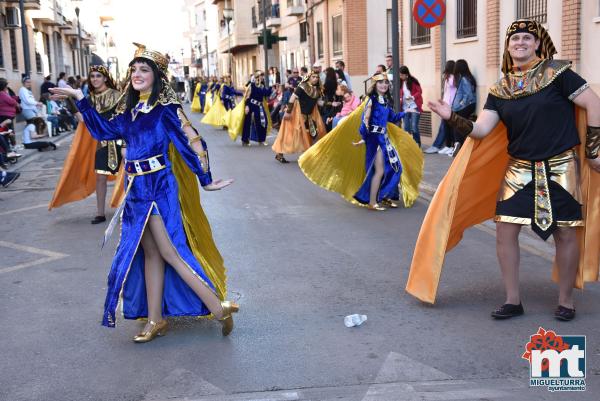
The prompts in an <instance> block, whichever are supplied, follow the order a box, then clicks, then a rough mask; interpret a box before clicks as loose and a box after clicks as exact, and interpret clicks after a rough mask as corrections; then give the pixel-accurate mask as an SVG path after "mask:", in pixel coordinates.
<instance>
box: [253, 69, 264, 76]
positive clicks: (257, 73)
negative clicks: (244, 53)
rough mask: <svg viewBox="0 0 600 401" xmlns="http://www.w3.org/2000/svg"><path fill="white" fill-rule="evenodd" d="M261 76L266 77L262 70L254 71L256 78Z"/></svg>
mask: <svg viewBox="0 0 600 401" xmlns="http://www.w3.org/2000/svg"><path fill="white" fill-rule="evenodd" d="M261 75H265V73H264V72H262V71H261V70H256V71H254V78H259V77H260V76H261Z"/></svg>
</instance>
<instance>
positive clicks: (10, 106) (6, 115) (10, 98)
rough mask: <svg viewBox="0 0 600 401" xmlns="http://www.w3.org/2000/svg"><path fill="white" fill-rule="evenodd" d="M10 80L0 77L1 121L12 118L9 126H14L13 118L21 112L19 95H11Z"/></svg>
mask: <svg viewBox="0 0 600 401" xmlns="http://www.w3.org/2000/svg"><path fill="white" fill-rule="evenodd" d="M10 92H11V91H10V88H9V87H8V81H7V80H6V79H4V78H0V121H4V120H11V124H10V125H9V128H12V129H14V128H13V126H12V120H13V119H14V118H15V116H16V115H17V114H18V113H19V112H20V108H21V106H20V105H19V100H20V99H19V97H18V96H15V95H14V93H13V94H12V95H11V93H10Z"/></svg>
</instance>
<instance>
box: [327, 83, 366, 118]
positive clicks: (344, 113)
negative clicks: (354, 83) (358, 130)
mask: <svg viewBox="0 0 600 401" xmlns="http://www.w3.org/2000/svg"><path fill="white" fill-rule="evenodd" d="M339 91H340V92H341V93H342V94H343V95H342V96H343V99H344V102H343V103H342V110H341V111H340V112H339V113H337V114H336V115H335V117H333V123H332V128H335V127H336V126H337V125H338V124H339V123H340V122H341V121H342V120H343V119H344V118H346V117H348V115H350V113H352V112H353V111H354V110H356V109H357V108H358V106H359V105H360V99H359V98H357V97H356V96H354V93H352V91H350V89H348V87H347V86H346V85H340V86H339Z"/></svg>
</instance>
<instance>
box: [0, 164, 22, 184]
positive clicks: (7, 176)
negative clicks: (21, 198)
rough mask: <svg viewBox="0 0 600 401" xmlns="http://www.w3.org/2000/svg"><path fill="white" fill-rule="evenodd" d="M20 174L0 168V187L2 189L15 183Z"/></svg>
mask: <svg viewBox="0 0 600 401" xmlns="http://www.w3.org/2000/svg"><path fill="white" fill-rule="evenodd" d="M20 175H21V174H20V173H14V172H11V171H6V170H5V169H3V168H0V185H2V186H3V187H4V188H6V187H8V186H9V185H10V184H12V183H13V182H15V181H16V180H17V178H19V176H20Z"/></svg>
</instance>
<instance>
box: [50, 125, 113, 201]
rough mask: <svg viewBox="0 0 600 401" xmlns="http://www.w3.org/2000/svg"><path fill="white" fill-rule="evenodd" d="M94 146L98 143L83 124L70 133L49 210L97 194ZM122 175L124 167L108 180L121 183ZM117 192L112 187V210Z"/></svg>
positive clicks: (95, 147)
mask: <svg viewBox="0 0 600 401" xmlns="http://www.w3.org/2000/svg"><path fill="white" fill-rule="evenodd" d="M97 147H98V141H96V140H95V139H94V138H93V137H92V135H91V134H90V133H89V131H88V130H87V127H86V126H85V124H84V123H83V122H80V123H79V124H77V130H76V131H75V134H73V143H72V144H71V148H70V149H69V153H68V154H67V157H66V159H65V164H64V166H63V170H62V173H61V175H60V178H59V180H58V184H57V185H56V189H55V190H54V194H53V196H52V200H51V201H50V204H49V205H48V210H52V209H53V208H57V207H60V206H62V205H64V204H67V203H71V202H76V201H79V200H82V199H85V198H87V197H88V196H90V195H91V194H93V193H94V192H95V191H96V172H95V169H94V167H95V166H94V163H95V156H96V149H97ZM122 176H123V166H121V168H120V169H119V174H118V177H116V178H115V177H114V176H109V177H108V179H109V180H111V181H112V180H115V179H117V180H118V181H117V182H122ZM117 189H118V185H117V186H115V190H114V192H113V198H112V199H111V207H116V206H117V205H118V202H117V201H118V199H115V195H114V193H115V192H117ZM115 202H117V203H115Z"/></svg>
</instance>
